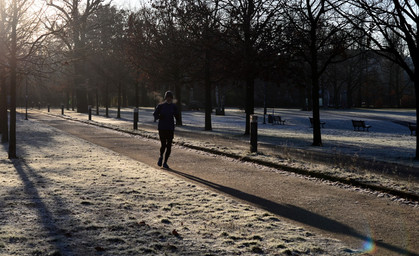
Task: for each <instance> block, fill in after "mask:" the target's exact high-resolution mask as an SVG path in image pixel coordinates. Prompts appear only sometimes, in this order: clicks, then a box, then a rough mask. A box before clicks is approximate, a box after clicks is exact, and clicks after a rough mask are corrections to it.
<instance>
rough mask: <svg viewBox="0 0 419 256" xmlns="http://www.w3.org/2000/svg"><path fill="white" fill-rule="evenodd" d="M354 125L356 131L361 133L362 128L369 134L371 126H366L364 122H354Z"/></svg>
mask: <svg viewBox="0 0 419 256" xmlns="http://www.w3.org/2000/svg"><path fill="white" fill-rule="evenodd" d="M352 125H353V126H354V131H360V130H361V128H362V130H363V131H365V129H367V132H369V129H370V128H371V125H366V124H365V121H363V120H352Z"/></svg>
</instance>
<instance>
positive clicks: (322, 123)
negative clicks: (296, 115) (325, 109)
mask: <svg viewBox="0 0 419 256" xmlns="http://www.w3.org/2000/svg"><path fill="white" fill-rule="evenodd" d="M308 119H310V128H313V118H312V117H309V118H308ZM325 124H326V122H322V121H320V125H321V127H322V128H324V125H325Z"/></svg>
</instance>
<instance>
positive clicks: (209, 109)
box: [204, 49, 212, 131]
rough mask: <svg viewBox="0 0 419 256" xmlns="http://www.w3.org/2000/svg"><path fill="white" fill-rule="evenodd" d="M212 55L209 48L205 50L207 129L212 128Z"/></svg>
mask: <svg viewBox="0 0 419 256" xmlns="http://www.w3.org/2000/svg"><path fill="white" fill-rule="evenodd" d="M210 63H211V62H210V56H209V50H208V49H207V50H206V51H205V64H204V65H205V67H204V69H205V130H206V131H211V130H212V122H211V113H212V97H211V74H210Z"/></svg>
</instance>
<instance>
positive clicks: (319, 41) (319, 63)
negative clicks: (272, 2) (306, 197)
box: [285, 0, 349, 146]
mask: <svg viewBox="0 0 419 256" xmlns="http://www.w3.org/2000/svg"><path fill="white" fill-rule="evenodd" d="M285 10H286V17H287V19H288V21H289V23H288V29H287V30H288V31H291V33H292V34H293V36H292V37H291V38H290V42H289V45H290V46H291V49H292V51H295V52H296V56H299V57H301V58H302V60H303V61H305V62H306V63H308V64H309V67H310V80H311V81H310V82H311V99H312V109H313V144H312V145H313V146H322V144H323V143H322V139H321V131H320V105H319V97H320V94H319V90H320V77H321V75H322V74H323V73H324V71H325V70H326V68H327V67H328V66H329V65H330V64H331V63H333V62H334V61H335V60H336V57H337V56H339V55H341V54H342V53H344V51H345V49H346V48H347V47H348V43H349V42H348V41H347V39H348V37H347V33H348V32H347V31H345V29H346V25H347V23H346V22H342V20H339V19H336V16H335V14H336V12H334V10H333V8H332V6H331V5H329V3H328V2H327V0H291V1H287V7H286V8H285ZM340 61H341V60H340Z"/></svg>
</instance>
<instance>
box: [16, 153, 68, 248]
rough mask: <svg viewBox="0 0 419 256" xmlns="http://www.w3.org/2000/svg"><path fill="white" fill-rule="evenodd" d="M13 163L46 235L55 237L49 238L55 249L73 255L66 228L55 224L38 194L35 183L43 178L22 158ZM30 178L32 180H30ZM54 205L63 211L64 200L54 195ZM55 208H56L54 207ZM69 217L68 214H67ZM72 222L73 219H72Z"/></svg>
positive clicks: (38, 182) (52, 216) (39, 182)
mask: <svg viewBox="0 0 419 256" xmlns="http://www.w3.org/2000/svg"><path fill="white" fill-rule="evenodd" d="M12 162H13V165H14V167H15V169H16V172H17V173H18V175H19V177H20V179H21V180H22V182H23V192H24V193H25V194H26V195H27V199H28V200H31V201H32V203H33V204H34V205H35V209H36V210H37V211H38V217H39V222H40V224H41V225H42V226H43V227H44V228H45V230H46V231H47V235H48V237H54V238H55V239H49V240H48V241H51V243H53V244H52V245H53V246H54V248H55V250H56V251H57V252H59V253H60V255H75V253H74V252H73V250H72V248H71V246H70V245H69V244H68V243H67V242H66V240H67V239H68V238H67V237H66V230H65V229H62V228H61V227H59V226H57V224H56V223H55V220H54V214H53V213H52V212H51V210H50V209H49V207H48V206H47V205H46V204H45V203H44V201H43V199H42V197H41V196H40V194H39V192H38V189H37V185H36V184H45V182H46V181H45V180H44V179H43V178H42V177H41V176H39V175H37V174H36V173H34V171H33V170H32V169H31V168H30V167H29V166H28V165H27V164H26V163H25V161H24V160H23V159H16V160H13V161H12ZM32 179H33V180H34V181H32ZM53 199H54V201H55V206H57V207H61V209H59V210H61V211H65V210H66V209H63V206H64V205H65V202H64V201H63V200H62V199H61V198H59V197H57V196H54V198H53ZM56 210H57V209H56ZM67 217H68V218H70V216H67ZM72 222H73V223H74V221H72Z"/></svg>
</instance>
